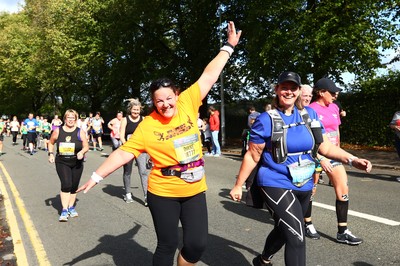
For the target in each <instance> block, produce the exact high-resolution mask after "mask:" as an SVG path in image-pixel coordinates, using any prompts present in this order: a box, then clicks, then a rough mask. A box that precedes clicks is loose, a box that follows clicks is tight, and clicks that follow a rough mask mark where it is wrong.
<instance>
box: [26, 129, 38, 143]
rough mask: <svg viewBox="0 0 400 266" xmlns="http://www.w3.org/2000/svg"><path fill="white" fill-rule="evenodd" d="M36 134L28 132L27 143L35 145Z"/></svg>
mask: <svg viewBox="0 0 400 266" xmlns="http://www.w3.org/2000/svg"><path fill="white" fill-rule="evenodd" d="M36 137H37V133H36V132H28V143H36Z"/></svg>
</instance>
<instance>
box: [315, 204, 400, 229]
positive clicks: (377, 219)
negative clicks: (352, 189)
mask: <svg viewBox="0 0 400 266" xmlns="http://www.w3.org/2000/svg"><path fill="white" fill-rule="evenodd" d="M313 206H317V207H320V208H324V209H327V210H331V211H335V210H336V208H335V206H331V205H328V204H324V203H319V202H315V201H313ZM349 215H352V216H356V217H360V218H363V219H367V220H370V221H374V222H378V223H382V224H386V225H391V226H398V225H400V222H396V221H393V220H389V219H386V218H382V217H378V216H374V215H370V214H366V213H362V212H356V211H352V210H349Z"/></svg>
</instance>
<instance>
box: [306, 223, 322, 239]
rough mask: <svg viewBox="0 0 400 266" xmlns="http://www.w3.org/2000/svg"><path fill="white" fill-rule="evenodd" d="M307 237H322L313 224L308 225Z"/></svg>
mask: <svg viewBox="0 0 400 266" xmlns="http://www.w3.org/2000/svg"><path fill="white" fill-rule="evenodd" d="M306 237H309V238H311V239H320V238H321V236H320V235H319V234H318V232H317V230H315V227H314V225H313V224H308V225H306Z"/></svg>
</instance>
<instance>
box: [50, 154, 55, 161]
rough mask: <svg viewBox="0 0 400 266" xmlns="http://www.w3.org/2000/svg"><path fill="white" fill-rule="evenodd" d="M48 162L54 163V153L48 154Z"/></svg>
mask: <svg viewBox="0 0 400 266" xmlns="http://www.w3.org/2000/svg"><path fill="white" fill-rule="evenodd" d="M49 163H54V155H53V154H50V155H49Z"/></svg>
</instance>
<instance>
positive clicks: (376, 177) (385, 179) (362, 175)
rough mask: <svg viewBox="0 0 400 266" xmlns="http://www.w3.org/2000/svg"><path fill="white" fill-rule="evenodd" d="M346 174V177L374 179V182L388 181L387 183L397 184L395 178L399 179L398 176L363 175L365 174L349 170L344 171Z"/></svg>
mask: <svg viewBox="0 0 400 266" xmlns="http://www.w3.org/2000/svg"><path fill="white" fill-rule="evenodd" d="M346 172H347V174H348V175H351V176H354V177H358V178H369V179H376V180H382V181H389V182H397V180H396V178H397V177H399V176H398V175H389V174H376V173H365V172H357V171H349V170H346ZM397 183H398V182H397Z"/></svg>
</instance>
